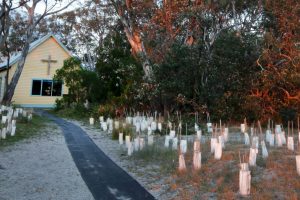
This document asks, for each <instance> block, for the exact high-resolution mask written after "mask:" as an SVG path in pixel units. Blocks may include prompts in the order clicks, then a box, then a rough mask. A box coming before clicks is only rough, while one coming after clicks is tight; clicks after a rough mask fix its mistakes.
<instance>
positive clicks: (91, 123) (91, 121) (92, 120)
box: [90, 117, 95, 125]
mask: <svg viewBox="0 0 300 200" xmlns="http://www.w3.org/2000/svg"><path fill="white" fill-rule="evenodd" d="M94 123H95V120H94V118H93V117H90V125H94Z"/></svg>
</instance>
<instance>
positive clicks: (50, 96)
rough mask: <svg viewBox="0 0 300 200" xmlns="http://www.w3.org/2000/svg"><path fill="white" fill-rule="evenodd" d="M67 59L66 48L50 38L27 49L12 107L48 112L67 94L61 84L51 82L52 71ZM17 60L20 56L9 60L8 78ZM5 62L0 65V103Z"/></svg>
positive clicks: (3, 83)
mask: <svg viewBox="0 0 300 200" xmlns="http://www.w3.org/2000/svg"><path fill="white" fill-rule="evenodd" d="M69 57H71V53H70V52H69V51H68V50H67V48H66V47H65V46H64V45H63V44H62V43H61V42H60V41H59V40H58V39H57V38H56V37H55V36H54V35H52V34H48V35H46V36H44V37H42V38H41V39H39V40H37V41H35V42H33V43H32V44H31V45H30V49H29V53H28V56H27V58H26V62H25V65H24V68H23V71H22V74H21V76H20V79H19V82H18V84H17V87H16V90H15V93H14V96H13V99H12V101H13V102H12V103H13V104H17V105H20V106H22V107H40V108H49V107H53V106H54V105H55V100H56V99H57V98H61V97H62V95H64V94H67V93H68V89H67V88H66V86H65V85H64V84H63V83H62V82H58V81H53V76H54V74H55V71H56V70H57V69H59V68H61V67H62V66H63V62H64V60H66V59H68V58H69ZM20 58H21V53H19V54H17V55H15V56H13V57H12V58H11V59H10V68H9V77H8V81H9V82H10V81H11V78H12V76H13V74H14V72H15V70H16V67H17V64H18V62H19V60H20ZM6 66H7V64H6V61H5V62H3V63H0V99H1V100H2V98H3V95H4V90H5V77H6V71H7V70H6V69H7V67H6Z"/></svg>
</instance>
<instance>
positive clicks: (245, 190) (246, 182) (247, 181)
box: [239, 169, 251, 196]
mask: <svg viewBox="0 0 300 200" xmlns="http://www.w3.org/2000/svg"><path fill="white" fill-rule="evenodd" d="M239 175H240V176H239V189H240V190H239V192H240V195H242V196H248V195H250V188H251V173H250V171H249V170H242V169H241V170H240V174H239Z"/></svg>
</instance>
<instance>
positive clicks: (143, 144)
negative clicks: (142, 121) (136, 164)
mask: <svg viewBox="0 0 300 200" xmlns="http://www.w3.org/2000/svg"><path fill="white" fill-rule="evenodd" d="M139 145H140V150H142V149H143V148H144V146H145V140H144V138H140V140H139Z"/></svg>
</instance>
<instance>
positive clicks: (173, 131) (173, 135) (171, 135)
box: [170, 130, 176, 139]
mask: <svg viewBox="0 0 300 200" xmlns="http://www.w3.org/2000/svg"><path fill="white" fill-rule="evenodd" d="M175 134H176V132H175V130H170V139H172V138H174V137H175Z"/></svg>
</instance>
